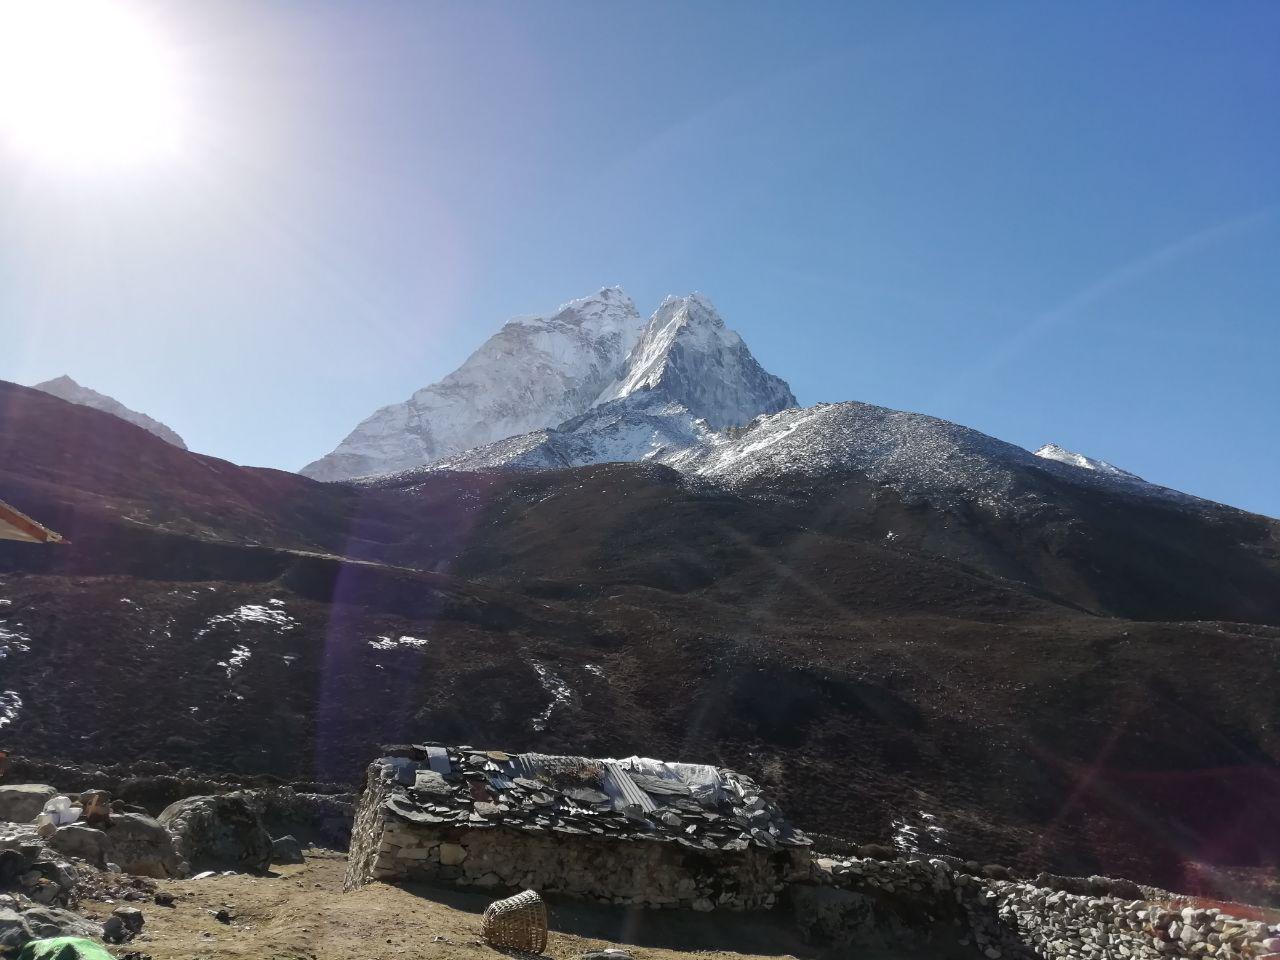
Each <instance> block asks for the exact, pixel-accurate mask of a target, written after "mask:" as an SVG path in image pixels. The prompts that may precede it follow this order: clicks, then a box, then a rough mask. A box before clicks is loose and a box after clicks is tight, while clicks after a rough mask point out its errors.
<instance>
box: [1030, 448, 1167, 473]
mask: <svg viewBox="0 0 1280 960" xmlns="http://www.w3.org/2000/svg"><path fill="white" fill-rule="evenodd" d="M1036 456H1037V457H1044V458H1045V459H1046V460H1056V461H1058V463H1066V464H1070V465H1071V466H1073V467H1080V468H1081V469H1083V470H1093V471H1095V472H1097V473H1103V474H1106V475H1108V476H1112V477H1129V478H1130V479H1131V480H1141V479H1142V478H1141V477H1139V476H1138V475H1137V474H1135V473H1130V472H1129V471H1128V470H1121V469H1120V468H1119V467H1117V466H1116V465H1115V464H1112V463H1107V461H1105V460H1097V459H1095V458H1093V457H1086V456H1085V455H1084V454H1083V453H1075V452H1074V451H1072V450H1067V449H1065V448H1064V447H1060V446H1058V445H1057V444H1056V443H1046V444H1045V445H1044V446H1043V447H1041V448H1040V449H1039V450H1037V451H1036Z"/></svg>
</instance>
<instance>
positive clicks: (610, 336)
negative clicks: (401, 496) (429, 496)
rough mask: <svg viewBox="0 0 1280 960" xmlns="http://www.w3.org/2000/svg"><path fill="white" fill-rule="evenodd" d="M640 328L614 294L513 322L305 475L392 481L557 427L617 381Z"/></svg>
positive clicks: (623, 299)
mask: <svg viewBox="0 0 1280 960" xmlns="http://www.w3.org/2000/svg"><path fill="white" fill-rule="evenodd" d="M642 326H643V321H642V319H641V317H640V314H639V312H638V311H637V310H636V307H635V304H634V303H632V302H631V298H630V297H628V296H627V295H626V294H625V293H623V291H622V290H621V289H620V288H618V287H606V288H604V289H602V290H600V291H599V292H597V293H594V294H592V295H591V296H588V297H582V298H580V299H578V300H570V301H569V302H568V303H565V304H562V305H561V306H560V307H558V308H557V309H556V310H554V311H552V312H551V313H549V314H545V315H541V316H525V317H517V318H516V319H514V320H510V321H508V322H507V323H506V324H505V325H503V327H502V329H500V330H499V331H498V332H497V333H495V334H494V335H493V336H492V337H490V338H489V339H488V340H486V341H485V342H484V343H483V344H482V345H481V346H480V348H479V349H478V350H476V351H475V353H473V354H472V355H471V356H470V357H468V358H467V360H466V362H465V363H463V364H462V366H461V367H459V368H458V369H457V370H455V371H453V372H452V373H450V374H449V375H448V376H446V377H445V378H444V379H443V380H440V381H439V382H438V383H434V384H431V385H430V386H427V387H423V388H422V389H420V390H418V391H416V392H415V393H414V394H413V396H411V397H410V398H409V399H408V400H406V401H404V402H402V403H395V404H391V405H390V406H387V407H383V408H382V409H381V410H378V411H376V412H375V413H374V414H373V415H372V416H370V417H369V418H367V419H366V420H365V421H364V422H362V423H361V424H359V425H358V426H357V427H356V428H355V430H353V431H352V432H351V433H350V434H349V435H348V436H347V438H346V439H345V440H343V441H342V443H340V444H339V445H338V447H337V448H336V449H335V450H334V451H333V452H332V453H330V454H328V455H327V456H324V457H322V458H321V459H319V460H317V461H315V462H314V463H312V464H309V465H308V466H306V467H304V468H303V469H302V471H301V472H302V473H303V474H304V475H306V476H309V477H312V478H314V479H317V480H345V479H349V478H352V477H359V476H369V475H374V474H385V473H393V472H396V471H401V470H408V469H412V468H414V467H418V466H422V465H423V464H427V463H431V462H433V461H436V460H439V459H442V458H444V457H449V456H452V455H454V454H457V453H460V452H461V451H463V450H469V449H471V448H472V447H477V446H481V445H483V444H488V443H493V442H494V441H497V440H502V439H505V438H507V437H512V436H516V435H519V434H523V433H527V432H529V431H531V430H538V429H541V428H543V427H549V426H554V425H555V424H557V423H562V422H564V421H565V420H569V419H571V418H573V417H576V416H578V415H579V414H581V413H583V412H584V411H586V410H587V409H588V408H589V407H590V406H591V404H592V402H593V401H594V400H595V398H596V397H597V396H598V395H599V393H600V391H601V390H602V389H603V388H604V387H605V386H607V385H608V384H609V383H611V382H612V381H613V380H614V379H616V378H617V377H618V375H619V373H620V372H621V371H622V369H623V364H624V362H625V360H626V357H627V354H628V352H629V351H630V350H631V347H632V345H633V344H634V343H635V341H636V339H637V337H638V336H639V334H640V329H641V327H642Z"/></svg>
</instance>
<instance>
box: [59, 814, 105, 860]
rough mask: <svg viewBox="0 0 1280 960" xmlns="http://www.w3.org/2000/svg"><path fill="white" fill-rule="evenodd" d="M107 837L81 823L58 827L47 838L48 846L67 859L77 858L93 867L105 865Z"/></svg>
mask: <svg viewBox="0 0 1280 960" xmlns="http://www.w3.org/2000/svg"><path fill="white" fill-rule="evenodd" d="M107 843H108V841H107V835H106V834H105V833H103V832H102V831H101V830H96V829H94V828H93V827H87V826H85V825H84V824H83V823H72V824H68V825H67V826H65V827H59V828H58V829H57V830H55V831H54V833H53V836H52V837H50V838H49V846H51V847H53V849H55V850H57V851H58V852H59V853H63V854H66V855H67V856H68V857H78V858H79V859H81V860H84V861H87V862H88V863H91V864H93V865H94V866H95V867H105V866H106V865H107Z"/></svg>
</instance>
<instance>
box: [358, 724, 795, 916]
mask: <svg viewBox="0 0 1280 960" xmlns="http://www.w3.org/2000/svg"><path fill="white" fill-rule="evenodd" d="M383 749H384V751H385V753H386V756H384V757H382V758H381V759H379V760H376V761H375V762H374V763H372V764H371V765H370V767H369V773H368V782H367V785H366V787H365V791H364V794H363V795H362V797H361V800H360V803H359V806H358V808H357V810H356V820H355V827H354V831H353V833H352V837H351V853H350V862H349V865H348V868H347V879H346V886H347V889H352V888H354V887H357V886H360V885H361V884H365V883H368V882H370V881H373V880H384V881H398V880H399V881H418V882H427V883H435V884H446V885H451V886H459V887H479V888H484V889H493V890H508V889H516V888H521V889H524V888H528V889H533V890H538V891H540V892H542V893H560V894H566V895H569V896H574V897H579V898H583V899H592V900H599V901H604V902H608V903H616V904H630V905H636V906H642V907H650V908H659V907H684V908H692V909H695V910H713V909H717V908H720V909H729V910H754V909H767V908H770V907H772V906H773V905H774V904H775V902H776V899H777V895H778V893H779V892H780V891H781V890H782V889H783V887H784V885H785V884H786V883H788V882H791V881H793V880H797V879H801V878H807V877H808V875H809V871H810V865H811V857H810V853H809V844H810V841H809V839H808V838H807V837H805V835H804V834H803V833H801V832H800V831H799V830H797V829H795V828H794V827H793V826H791V824H789V823H788V822H787V821H786V819H785V818H784V817H783V816H782V814H781V813H780V812H779V810H778V809H777V807H775V806H774V805H773V804H772V803H770V802H769V800H768V799H767V798H766V797H765V796H764V794H763V793H762V791H761V790H760V788H759V787H758V786H757V785H756V784H755V783H754V782H753V781H752V780H751V779H750V778H749V777H746V776H743V775H741V774H738V773H735V772H733V771H731V770H724V769H720V768H717V767H712V766H706V765H702V764H687V763H666V762H663V761H661V760H649V759H646V758H643V757H630V758H629V759H626V760H597V759H590V758H587V757H558V756H548V755H545V754H537V753H510V752H507V751H503V750H479V749H475V748H472V747H467V746H462V747H447V746H444V745H442V744H424V745H417V744H415V745H412V746H402V747H384V748H383Z"/></svg>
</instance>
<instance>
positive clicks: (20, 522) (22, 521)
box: [0, 500, 68, 543]
mask: <svg viewBox="0 0 1280 960" xmlns="http://www.w3.org/2000/svg"><path fill="white" fill-rule="evenodd" d="M0 540H26V541H29V542H32V543H67V542H68V541H67V540H65V539H64V538H63V536H62V535H61V534H59V533H54V531H52V530H50V529H49V528H48V527H46V526H44V524H41V523H37V522H36V521H35V520H32V519H31V518H30V517H28V516H27V515H26V514H25V513H23V512H22V511H20V510H18V509H16V508H15V507H11V506H9V504H7V503H5V502H4V501H3V500H0Z"/></svg>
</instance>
